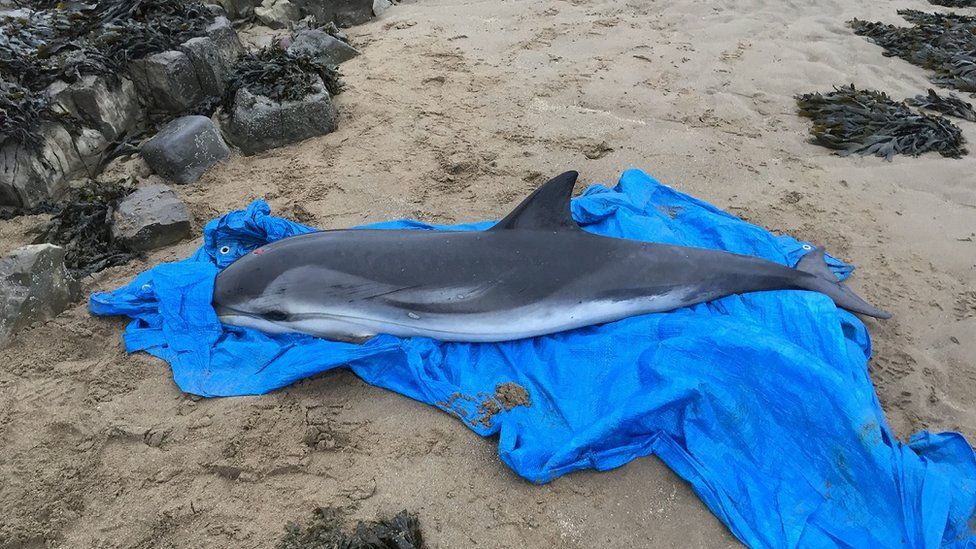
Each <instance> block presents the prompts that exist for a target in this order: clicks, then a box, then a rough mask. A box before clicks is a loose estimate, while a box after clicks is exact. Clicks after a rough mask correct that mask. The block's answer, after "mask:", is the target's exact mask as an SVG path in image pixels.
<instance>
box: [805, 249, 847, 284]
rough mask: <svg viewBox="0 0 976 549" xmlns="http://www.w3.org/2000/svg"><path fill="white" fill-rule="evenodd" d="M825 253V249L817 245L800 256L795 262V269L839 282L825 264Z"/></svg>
mask: <svg viewBox="0 0 976 549" xmlns="http://www.w3.org/2000/svg"><path fill="white" fill-rule="evenodd" d="M826 253H827V252H826V250H824V248H823V247H822V246H817V247H816V248H814V249H813V251H812V252H809V253H807V255H805V256H803V257H801V258H800V262H799V263H797V264H796V270H798V271H803V272H805V273H809V274H812V275H813V276H816V277H819V278H822V279H824V280H829V281H830V282H839V280H838V279H837V275H835V274H834V272H833V271H831V270H830V267H828V266H827V260H826V258H825V255H826Z"/></svg>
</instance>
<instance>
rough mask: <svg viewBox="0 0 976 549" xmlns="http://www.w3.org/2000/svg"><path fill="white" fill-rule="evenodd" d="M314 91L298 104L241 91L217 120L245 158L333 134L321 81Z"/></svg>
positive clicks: (331, 114)
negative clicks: (228, 113)
mask: <svg viewBox="0 0 976 549" xmlns="http://www.w3.org/2000/svg"><path fill="white" fill-rule="evenodd" d="M315 89H316V92H315V93H313V94H311V95H309V96H307V97H305V98H304V99H302V100H301V101H285V102H281V103H278V102H276V101H272V100H271V99H268V98H267V97H264V96H262V95H254V94H253V93H251V92H250V91H248V90H247V89H246V88H241V89H239V90H237V95H236V96H234V108H233V111H232V112H231V113H230V115H224V116H223V117H222V118H221V120H220V125H221V129H222V130H223V132H224V135H225V136H226V137H227V140H228V141H230V143H231V144H233V145H234V146H236V147H237V148H239V149H240V150H241V152H243V153H244V154H246V155H251V154H255V153H259V152H261V151H266V150H268V149H273V148H275V147H281V146H282V145H287V144H289V143H295V142H298V141H302V140H305V139H308V138H310V137H315V136H317V135H324V134H327V133H329V132H332V131H335V129H336V110H335V106H334V105H333V104H332V98H331V97H330V96H329V92H328V90H326V89H325V85H324V84H323V83H322V81H321V79H320V80H319V81H318V82H317V83H316V84H315Z"/></svg>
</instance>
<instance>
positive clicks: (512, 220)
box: [490, 172, 579, 231]
mask: <svg viewBox="0 0 976 549" xmlns="http://www.w3.org/2000/svg"><path fill="white" fill-rule="evenodd" d="M577 177H579V174H578V173H577V172H566V173H564V174H561V175H557V176H556V177H554V178H552V179H550V180H549V181H548V182H546V183H545V184H544V185H542V186H541V187H539V188H538V189H536V190H535V192H533V193H532V194H530V195H529V196H528V197H526V199H525V200H523V201H522V203H521V204H519V205H518V206H516V207H515V209H514V210H512V211H511V213H509V214H508V215H507V216H505V219H502V220H501V221H499V222H498V223H496V224H495V226H494V227H492V228H491V229H490V230H492V231H504V230H514V229H522V230H536V231H540V230H541V231H578V230H579V225H577V224H576V221H574V220H573V215H572V213H571V212H570V209H569V199H570V198H572V196H573V187H574V186H575V185H576V178H577Z"/></svg>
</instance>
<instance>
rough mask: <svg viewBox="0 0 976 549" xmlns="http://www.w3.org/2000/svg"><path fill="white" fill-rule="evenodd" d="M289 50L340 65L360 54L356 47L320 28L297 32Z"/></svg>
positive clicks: (329, 63) (326, 62)
mask: <svg viewBox="0 0 976 549" xmlns="http://www.w3.org/2000/svg"><path fill="white" fill-rule="evenodd" d="M288 52H289V53H292V54H295V55H304V56H308V57H311V58H312V59H315V60H317V61H320V62H322V63H325V64H327V65H338V64H339V63H342V62H344V61H348V60H350V59H352V58H353V57H356V56H357V55H359V51H358V50H356V48H354V47H352V46H350V45H349V44H346V43H345V42H343V41H342V40H339V39H338V38H336V37H334V36H332V35H331V34H329V33H327V32H325V31H323V30H320V29H308V30H302V31H298V32H297V33H295V37H294V39H293V40H292V42H291V45H290V46H288Z"/></svg>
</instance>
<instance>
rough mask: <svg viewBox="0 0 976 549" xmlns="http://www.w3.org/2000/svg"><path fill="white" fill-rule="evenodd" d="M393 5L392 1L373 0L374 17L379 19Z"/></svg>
mask: <svg viewBox="0 0 976 549" xmlns="http://www.w3.org/2000/svg"><path fill="white" fill-rule="evenodd" d="M392 5H393V2H391V1H390V0H373V15H375V16H376V17H379V16H381V15H383V12H385V11H386V10H387V9H388V8H390V7H391V6H392Z"/></svg>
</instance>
